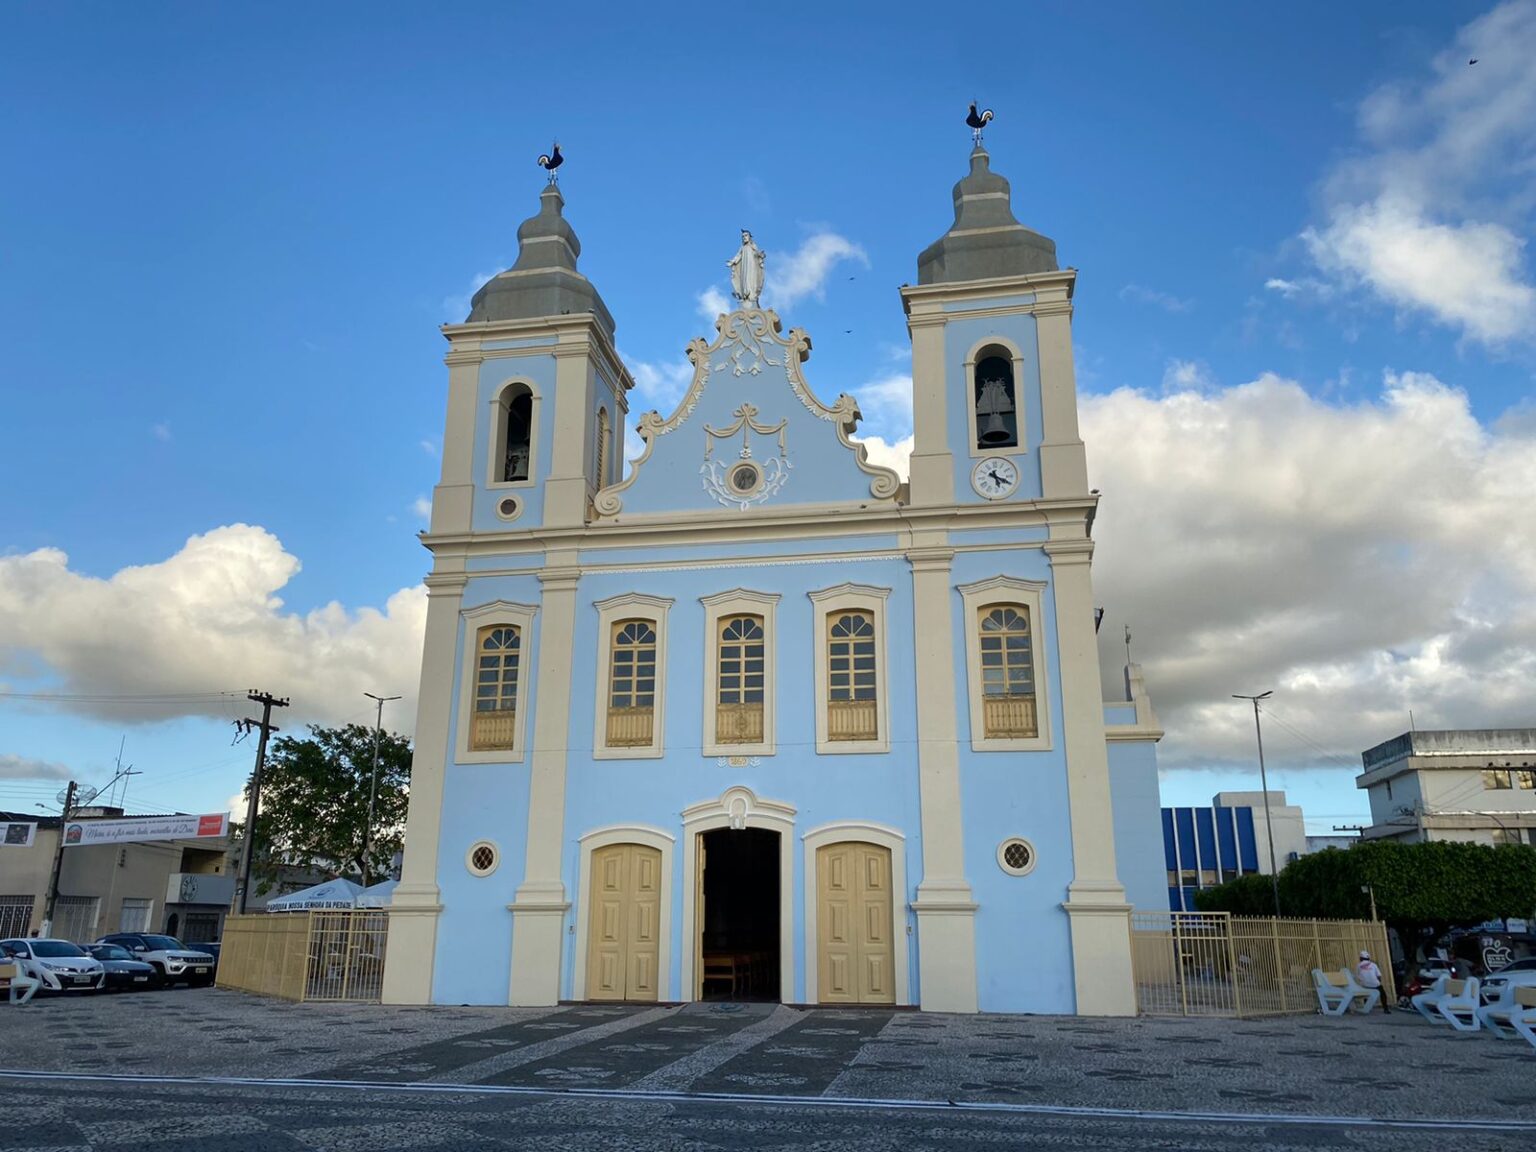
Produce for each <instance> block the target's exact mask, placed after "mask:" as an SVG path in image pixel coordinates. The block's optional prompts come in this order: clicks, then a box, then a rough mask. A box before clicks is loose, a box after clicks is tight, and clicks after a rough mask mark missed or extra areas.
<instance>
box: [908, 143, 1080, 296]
mask: <svg viewBox="0 0 1536 1152" xmlns="http://www.w3.org/2000/svg"><path fill="white" fill-rule="evenodd" d="M990 160H991V158H990V157H989V156H988V155H987V150H986V149H985V148H983V147H982V146H981V145H980V144H978V145H976V147H975V149H974V150H973V151H972V152H971V171H970V175H968V176H966V177H965V179H963V180H961V181H960V183H958V184H956V185H955V222H954V224H953V225H951V226H950V229H949V231H948V232H946V233H944V235H943V236H940V237H939V238H938V239H937V240H935V241H934V242H933V243H932V244H930V245H928V247H927V248H925V249H924V250H923V254H922V255H921V256H919V257H918V258H917V282H918V283H919V284H955V283H959V282H961V281H965V280H991V279H995V278H997V277H1001V276H1027V275H1029V274H1031V273H1034V272H1054V271H1056V270H1057V267H1058V265H1057V263H1056V242H1055V241H1054V240H1052V239H1051V238H1050V237H1049V236H1042V235H1040V233H1038V232H1031V231H1030V230H1029V229H1028V228H1026V227H1024V225H1022V224H1020V223H1019V222H1018V221H1017V220H1015V219H1014V216H1013V205H1012V200H1011V193H1010V190H1009V187H1008V181H1007V180H1005V179H1004V178H1003V177H1001V176H999V175H998V174H997V173H995V172H993V171H992V170H991V167H990Z"/></svg>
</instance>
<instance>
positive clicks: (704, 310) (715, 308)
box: [699, 284, 735, 327]
mask: <svg viewBox="0 0 1536 1152" xmlns="http://www.w3.org/2000/svg"><path fill="white" fill-rule="evenodd" d="M733 307H735V305H734V304H733V303H732V301H731V298H730V297H729V296H727V295H726V294H725V293H724V292H722V291H721V290H720V289H719V288H718V287H717V286H715V285H713V284H711V285H710V286H709V287H708V288H706V289H704V291H702V292H700V293H699V315H700V316H701V317H703V319H704V320H705V321H706V322H707V323H708V324H709V325H710V326H711V327H713V325H714V323H715V321H716V320H718V319H720V317H721V316H723V315H724V314H725V313H727V312H729V311H731V309H732V308H733Z"/></svg>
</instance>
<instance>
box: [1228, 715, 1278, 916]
mask: <svg viewBox="0 0 1536 1152" xmlns="http://www.w3.org/2000/svg"><path fill="white" fill-rule="evenodd" d="M1274 694H1275V692H1274V689H1273V688H1271V689H1270V690H1269V691H1268V692H1260V693H1259V694H1258V695H1257V696H1243V695H1240V694H1238V693H1236V692H1234V693H1232V699H1234V700H1251V701H1253V733H1254V735H1255V736H1257V737H1258V740H1259V787H1260V788H1262V789H1263V790H1264V835H1265V837H1266V838H1267V839H1268V840H1269V884H1270V887H1271V889H1273V891H1274V894H1275V919H1277V920H1278V919H1279V918H1280V870H1279V869H1278V868H1276V867H1275V826H1274V824H1273V823H1272V822H1271V821H1270V818H1269V780H1268V778H1267V777H1266V776H1265V775H1264V730H1263V729H1262V728H1260V727H1259V701H1260V700H1268V699H1269V698H1270V697H1271V696H1273V695H1274Z"/></svg>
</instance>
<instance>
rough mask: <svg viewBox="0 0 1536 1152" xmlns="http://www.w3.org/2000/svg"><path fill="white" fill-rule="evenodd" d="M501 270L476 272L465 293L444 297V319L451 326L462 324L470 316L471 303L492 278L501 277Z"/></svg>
mask: <svg viewBox="0 0 1536 1152" xmlns="http://www.w3.org/2000/svg"><path fill="white" fill-rule="evenodd" d="M500 272H501V269H499V268H496V269H492V270H491V271H490V272H476V273H475V274H474V275H473V276H471V277H470V280H469V287H468V288H467V289H465V290H464V291H463V292H459V293H455V294H454V295H451V296H444V297H443V319H444V320H445V321H446V322H447V323H449V324H462V323H464V321H465V319H466V318H467V317H468V316H469V306H470V302H471V301H473V300H474V298H475V293H476V292H478V291H480V289H481V288H482V287H484V286H485V284H486V282H487V281H488V280H490V278H491V277H492V276H496V275H499V274H500Z"/></svg>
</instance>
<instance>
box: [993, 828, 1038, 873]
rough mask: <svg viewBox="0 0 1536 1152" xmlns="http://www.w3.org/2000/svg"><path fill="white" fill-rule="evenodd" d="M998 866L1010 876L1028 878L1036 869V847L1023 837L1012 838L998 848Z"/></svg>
mask: <svg viewBox="0 0 1536 1152" xmlns="http://www.w3.org/2000/svg"><path fill="white" fill-rule="evenodd" d="M997 866H998V867H999V868H1001V869H1002V870H1003V871H1004V872H1006V873H1008V875H1010V876H1028V875H1029V874H1030V873H1031V872H1033V871H1034V869H1035V846H1034V845H1033V844H1031V843H1030V842H1029V841H1028V840H1026V839H1024V838H1023V837H1022V836H1010V837H1009V838H1008V839H1006V840H1004V841H1003V842H1002V843H1001V844H999V845H998V846H997Z"/></svg>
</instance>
